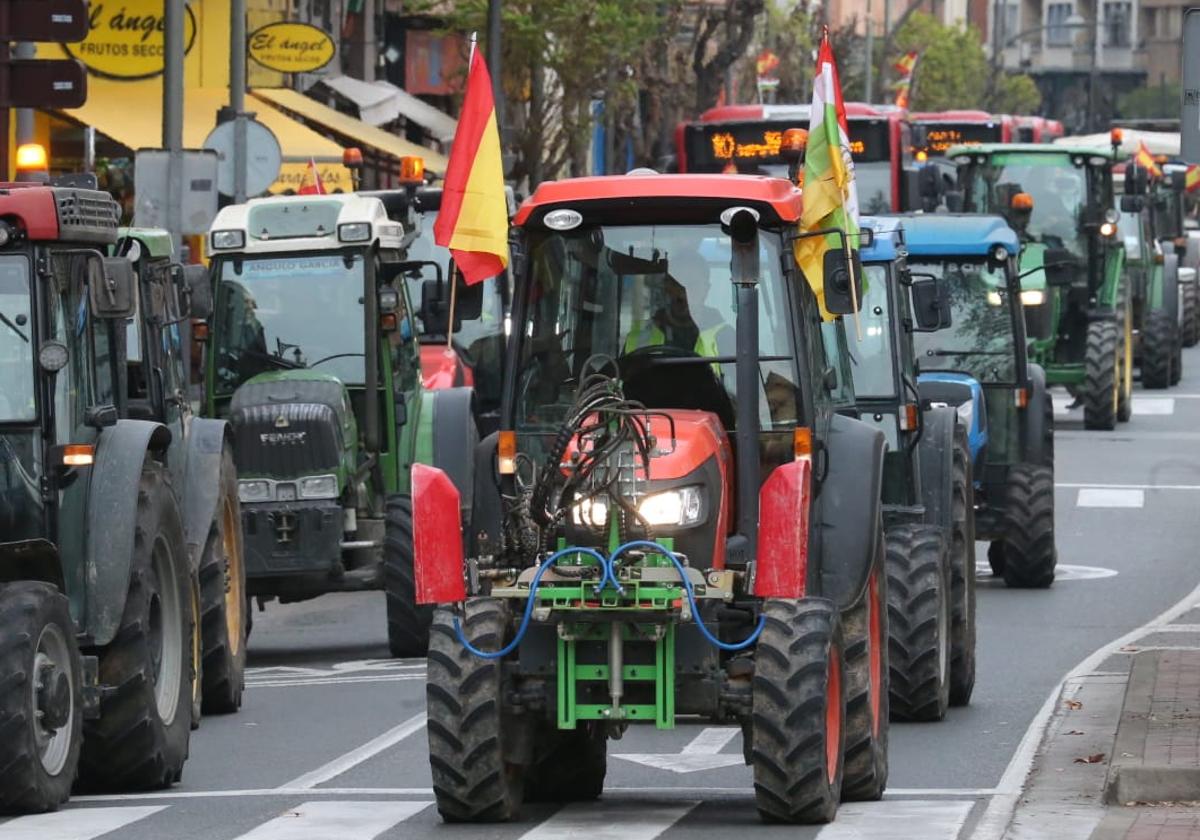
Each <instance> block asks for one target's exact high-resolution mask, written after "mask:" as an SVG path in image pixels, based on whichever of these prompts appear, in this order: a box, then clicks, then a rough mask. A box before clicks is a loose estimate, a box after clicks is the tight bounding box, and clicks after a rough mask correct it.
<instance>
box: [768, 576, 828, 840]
mask: <svg viewBox="0 0 1200 840" xmlns="http://www.w3.org/2000/svg"><path fill="white" fill-rule="evenodd" d="M763 615H764V616H765V617H766V626H765V627H764V628H763V632H762V635H761V636H759V638H758V644H757V647H756V650H755V666H754V683H753V685H754V689H753V697H754V700H753V713H752V726H751V730H750V731H751V744H750V750H749V753H750V763H751V765H752V766H753V768H754V799H755V804H756V805H757V806H758V813H759V816H761V817H762V819H763V820H764V821H765V822H768V823H827V822H829V821H830V820H832V819H833V818H834V816H835V815H836V814H837V809H838V804H839V803H840V799H841V789H842V765H843V762H842V756H843V747H844V742H843V735H844V726H843V725H842V721H844V720H845V712H846V686H845V680H844V678H843V675H844V674H845V662H844V657H843V650H844V647H843V646H842V631H841V624H840V622H839V620H838V614H837V609H836V608H835V607H834V605H833V604H832V603H831V602H830V601H826V600H824V599H821V598H806V599H804V600H800V601H793V600H783V599H778V598H773V599H770V600H768V601H767V602H766V603H765V604H763Z"/></svg>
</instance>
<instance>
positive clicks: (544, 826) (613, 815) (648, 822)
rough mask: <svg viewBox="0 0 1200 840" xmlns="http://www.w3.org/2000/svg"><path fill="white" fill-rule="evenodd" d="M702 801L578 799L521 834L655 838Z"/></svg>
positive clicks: (526, 838) (549, 839) (560, 838)
mask: <svg viewBox="0 0 1200 840" xmlns="http://www.w3.org/2000/svg"><path fill="white" fill-rule="evenodd" d="M699 804H700V803H699V802H678V803H671V804H669V805H666V804H658V803H641V802H605V801H601V802H588V803H581V802H577V803H574V804H571V805H568V806H566V807H565V808H563V809H562V810H561V811H558V812H557V813H556V814H555V815H554V816H552V817H551V818H550V819H548V820H546V821H545V822H544V823H541V824H540V825H538V826H536V827H535V828H531V829H530V830H529V831H527V832H525V833H524V834H522V835H521V840H578V838H580V837H586V838H588V840H654V838H656V837H658V835H660V834H662V833H663V832H664V831H666V830H667V829H669V828H670V827H671V826H673V825H675V823H677V822H679V821H680V820H681V819H683V818H684V817H685V816H687V814H688V812H689V811H691V810H692V809H693V808H695V807H696V806H697V805H699Z"/></svg>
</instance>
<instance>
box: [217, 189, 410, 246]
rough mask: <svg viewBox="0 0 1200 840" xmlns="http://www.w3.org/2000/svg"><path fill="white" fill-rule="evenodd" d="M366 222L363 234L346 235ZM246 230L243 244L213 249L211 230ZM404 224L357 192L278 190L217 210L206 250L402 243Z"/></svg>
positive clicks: (373, 201) (378, 202)
mask: <svg viewBox="0 0 1200 840" xmlns="http://www.w3.org/2000/svg"><path fill="white" fill-rule="evenodd" d="M358 223H365V224H367V225H368V237H367V239H365V240H364V239H361V238H355V239H346V240H345V241H344V242H343V237H342V233H341V230H342V228H343V227H345V226H346V225H349V224H358ZM239 230H240V231H244V232H245V237H244V244H243V246H242V247H234V248H216V247H213V246H212V234H213V233H214V232H217V231H239ZM404 233H405V231H404V226H403V225H401V224H400V223H399V222H395V221H393V220H391V219H389V218H388V214H387V210H386V209H385V207H384V205H383V202H382V201H380V200H379V199H378V198H375V197H373V196H363V195H359V194H357V193H334V194H329V195H279V196H271V197H269V198H252V199H250V200H249V201H247V202H246V203H245V204H231V205H229V206H228V207H224V208H222V209H221V211H220V212H218V213H217V217H216V218H215V219H214V220H213V223H212V226H211V227H210V228H209V253H210V254H212V255H214V256H216V255H218V254H227V253H244V254H271V253H275V254H278V253H284V252H290V251H335V250H339V249H341V248H342V247H344V246H347V245H351V246H352V245H362V246H366V245H370V244H372V243H377V244H378V245H379V246H380V247H381V248H402V247H404V241H403V240H404Z"/></svg>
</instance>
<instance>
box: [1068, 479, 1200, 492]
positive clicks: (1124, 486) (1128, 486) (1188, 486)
mask: <svg viewBox="0 0 1200 840" xmlns="http://www.w3.org/2000/svg"><path fill="white" fill-rule="evenodd" d="M1054 486H1055V487H1057V488H1058V489H1060V490H1062V489H1064V488H1066V489H1069V490H1070V489H1075V488H1088V487H1101V488H1108V489H1112V490H1200V484H1108V483H1098V482H1077V481H1056V482H1055V483H1054Z"/></svg>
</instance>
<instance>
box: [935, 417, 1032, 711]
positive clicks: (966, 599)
mask: <svg viewBox="0 0 1200 840" xmlns="http://www.w3.org/2000/svg"><path fill="white" fill-rule="evenodd" d="M1045 402H1046V406H1047V409H1048V411H1047V413H1050V414H1051V416H1050V418H1049V420H1050V422H1051V423H1053V420H1054V417H1053V409H1052V408H1050V405H1051V403H1050V400H1049V399H1047V400H1046V401H1045ZM1049 428H1050V429H1053V426H1052V425H1051V426H1050V427H1049ZM1053 441H1054V433H1053V432H1052V431H1051V432H1050V433H1049V446H1050V449H1049V451H1048V452H1047V450H1046V449H1045V448H1043V450H1042V451H1043V454H1044V456H1045V457H1048V458H1049V459H1050V461H1051V463H1053V460H1054V443H1053ZM1043 446H1045V444H1043ZM951 469H952V470H953V474H952V476H951V482H950V493H951V498H950V514H951V517H950V528H951V531H950V705H951V706H965V705H967V703H969V702H971V692H972V691H974V689H975V488H974V484H973V480H972V476H971V451H970V447H969V445H968V443H967V431H966V429H964V428H962V427H961V426H960V427H958V429H957V430H956V431H955V434H954V460H953V465H952V467H951Z"/></svg>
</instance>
